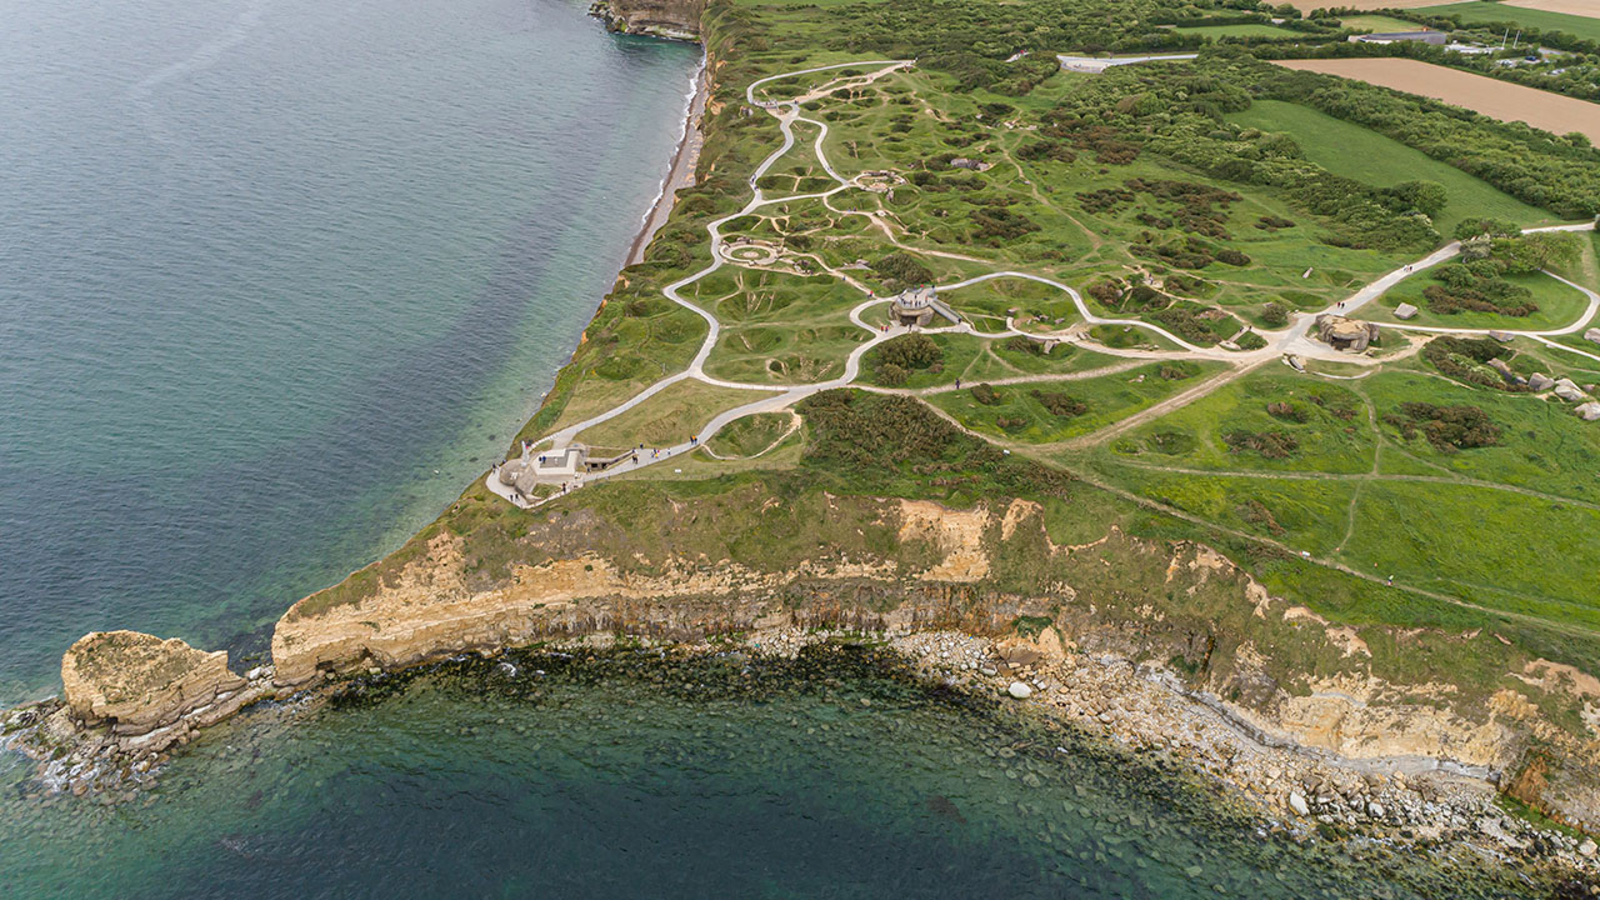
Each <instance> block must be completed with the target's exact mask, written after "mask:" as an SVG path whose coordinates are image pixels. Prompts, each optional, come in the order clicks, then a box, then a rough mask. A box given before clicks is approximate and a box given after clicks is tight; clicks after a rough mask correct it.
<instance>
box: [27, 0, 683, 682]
mask: <svg viewBox="0 0 1600 900" xmlns="http://www.w3.org/2000/svg"><path fill="white" fill-rule="evenodd" d="M585 12H586V4H585V3H584V2H583V0H448V2H447V0H181V2H179V0H146V2H141V3H135V4H128V3H113V2H109V0H78V2H70V3H64V4H62V3H30V2H23V0H0V21H3V22H4V23H5V26H4V27H3V28H0V84H3V85H4V88H3V89H0V159H3V160H5V164H4V165H3V166H0V561H3V562H0V705H10V704H11V703H13V702H15V701H18V700H21V699H25V698H32V697H38V696H43V695H45V694H49V693H53V692H54V691H55V690H57V689H58V688H57V679H56V667H57V665H58V663H59V659H60V654H61V652H62V651H63V650H64V649H65V648H66V647H67V646H68V645H69V644H70V643H71V642H72V641H73V640H74V639H75V638H77V637H78V636H79V635H80V634H82V633H84V632H85V631H88V630H91V629H98V628H134V629H139V630H143V631H150V632H154V633H157V634H161V635H177V636H181V637H184V638H186V639H188V640H190V641H191V642H194V643H196V644H198V645H200V646H205V647H220V646H230V647H233V648H234V649H236V650H237V649H240V648H246V649H248V648H250V647H259V646H261V643H262V635H261V633H260V632H259V629H262V628H264V627H266V626H268V625H269V624H270V623H271V622H272V621H273V620H274V619H275V618H276V617H277V615H278V614H279V613H280V612H281V611H282V610H283V609H285V608H286V607H287V606H288V605H289V604H290V603H292V602H293V601H294V600H296V599H298V598H299V597H300V596H302V595H304V594H306V593H309V592H311V591H313V590H315V589H317V588H320V587H323V586H325V585H327V584H330V583H332V582H334V581H337V580H338V579H339V578H341V577H343V575H344V574H345V573H346V572H348V571H350V570H351V569H354V568H356V567H358V566H361V565H363V564H365V563H366V562H368V561H370V560H371V559H373V558H376V557H377V556H379V555H381V554H382V553H383V552H385V551H386V550H387V549H389V548H392V547H393V546H395V545H397V543H398V542H400V541H402V540H403V539H404V538H405V537H406V536H407V535H408V534H409V533H411V532H412V531H414V530H416V529H417V528H418V527H420V526H421V525H422V524H424V523H426V522H427V521H428V520H430V519H432V518H433V517H434V516H435V515H437V514H438V513H439V511H440V510H442V509H443V507H444V505H445V504H447V503H448V502H449V501H450V500H452V499H454V497H455V496H456V495H457V494H458V493H459V492H460V490H461V487H462V486H463V485H464V484H466V483H468V482H469V481H470V480H471V479H472V478H473V477H475V476H476V475H477V474H479V473H481V472H482V471H483V470H484V469H486V468H487V467H488V465H489V464H490V462H492V461H493V459H494V458H497V457H496V454H498V453H500V452H503V449H504V447H505V446H506V445H507V444H508V443H509V441H510V438H511V435H513V434H514V433H515V430H516V429H517V427H519V426H520V424H521V423H522V422H523V421H525V420H526V418H527V417H528V416H529V415H530V414H531V412H532V410H533V409H534V408H535V407H536V406H537V404H538V401H539V397H540V395H541V393H542V392H543V391H544V390H545V389H546V388H547V387H548V386H549V383H550V380H551V378H552V376H553V374H554V372H555V370H556V368H558V367H559V366H560V365H561V364H562V363H563V362H565V360H566V358H567V356H568V355H569V353H570V352H571V349H572V347H573V346H575V345H576V342H577V337H578V334H579V332H580V330H581V329H582V327H583V324H584V323H585V322H586V321H587V320H588V318H589V316H590V315H591V314H592V313H593V310H594V307H595V306H596V304H597V303H598V302H599V300H600V298H601V297H602V296H603V295H604V293H605V291H606V290H607V288H608V287H609V286H610V283H611V278H612V276H613V275H614V273H615V272H616V270H617V268H618V267H619V265H620V264H621V262H622V260H623V258H624V257H625V255H626V253H627V248H628V246H629V244H630V243H631V242H632V239H633V236H634V234H635V232H636V230H637V229H638V227H639V224H640V219H641V217H642V215H643V214H644V212H645V209H646V207H647V206H648V205H649V202H650V199H651V198H652V197H653V196H654V195H655V192H656V190H657V188H658V185H659V183H660V181H661V179H662V177H663V176H664V174H665V170H666V165H667V162H668V159H669V157H670V156H671V153H672V149H673V147H674V146H675V144H676V142H677V139H678V136H679V134H680V132H681V127H682V119H683V110H684V107H685V97H684V95H685V93H686V91H687V90H688V87H689V79H690V77H691V75H692V73H693V72H694V70H695V68H696V67H697V65H698V62H699V51H698V48H695V47H691V46H687V45H675V44H666V43H662V42H653V41H647V40H639V39H618V38H614V37H612V36H610V35H607V34H606V33H605V31H604V29H603V28H602V27H601V26H600V24H599V23H598V22H597V21H595V20H593V19H590V18H588V17H587V16H586V15H585ZM252 631H256V632H257V633H256V634H255V635H253V636H252V637H250V638H247V639H243V640H241V639H240V635H242V634H246V633H249V632H252Z"/></svg>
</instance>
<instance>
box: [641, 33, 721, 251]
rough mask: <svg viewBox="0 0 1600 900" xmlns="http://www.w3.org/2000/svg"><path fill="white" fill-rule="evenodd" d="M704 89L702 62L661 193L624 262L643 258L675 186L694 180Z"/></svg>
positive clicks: (706, 84)
mask: <svg viewBox="0 0 1600 900" xmlns="http://www.w3.org/2000/svg"><path fill="white" fill-rule="evenodd" d="M708 93H710V78H709V77H708V72H707V70H706V67H705V64H704V63H702V64H701V66H700V69H699V71H697V72H696V73H695V76H694V96H693V97H692V98H690V100H689V110H688V115H687V117H686V120H685V122H684V126H683V138H682V139H680V140H679V141H678V150H677V152H676V153H674V154H673V156H672V168H671V169H670V170H669V171H668V172H667V177H666V180H665V181H663V182H662V183H661V193H660V194H659V195H658V196H657V197H656V202H655V205H654V206H652V207H651V208H650V212H649V213H648V214H647V215H646V216H645V217H644V224H643V225H642V226H641V227H640V229H639V234H638V236H637V237H635V238H634V239H633V246H631V247H629V248H628V259H627V262H625V263H624V265H625V266H631V265H635V264H637V263H641V262H644V252H645V249H646V248H648V247H649V246H650V239H651V238H653V237H655V234H656V232H657V231H659V230H660V229H661V226H663V225H665V224H667V218H668V217H669V216H671V215H672V206H673V203H674V202H675V201H676V199H677V195H678V190H679V189H680V188H683V187H685V186H686V185H689V184H692V183H694V170H695V166H696V165H697V164H698V163H699V162H700V144H701V143H702V141H703V140H704V136H703V135H702V134H701V133H700V115H701V113H703V112H705V108H706V95H707V94H708Z"/></svg>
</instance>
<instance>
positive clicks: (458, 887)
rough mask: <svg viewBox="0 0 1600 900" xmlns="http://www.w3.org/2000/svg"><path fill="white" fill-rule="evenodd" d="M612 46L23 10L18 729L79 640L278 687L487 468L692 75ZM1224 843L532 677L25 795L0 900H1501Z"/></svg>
mask: <svg viewBox="0 0 1600 900" xmlns="http://www.w3.org/2000/svg"><path fill="white" fill-rule="evenodd" d="M586 13H587V9H586V6H585V4H584V3H582V2H581V0H182V2H180V0H142V2H140V3H113V2H111V0H63V2H59V3H44V2H39V0H0V705H3V706H9V705H12V704H15V703H19V702H23V701H27V700H31V699H37V698H40V697H44V696H48V695H51V694H53V693H55V692H57V691H58V690H59V681H58V678H57V667H58V664H59V659H60V654H61V653H62V651H63V650H65V649H66V647H67V646H69V645H70V644H71V642H72V641H73V640H74V639H76V638H77V637H78V636H79V635H81V634H83V633H85V632H87V631H90V630H96V629H110V628H131V629H137V630H141V631H147V632H151V633H154V634H158V635H162V636H178V637H182V638H184V639H186V640H188V641H189V642H190V643H192V644H194V645H196V646H199V647H204V648H208V649H209V648H225V649H229V650H230V651H231V652H232V653H233V656H234V659H235V660H237V661H240V662H241V663H243V664H248V663H249V662H250V661H252V660H255V659H260V658H261V655H262V654H263V653H264V652H265V647H266V641H267V637H268V635H269V634H270V627H271V623H272V622H273V621H274V620H275V619H276V618H277V616H278V615H279V614H280V613H281V612H282V611H283V610H284V609H285V608H286V607H287V606H288V605H289V604H290V603H292V602H293V601H294V600H296V599H298V598H299V597H301V596H303V595H305V594H307V593H309V592H311V591H314V590H316V589H318V588H321V587H324V586H327V585H329V584H332V583H335V582H337V581H338V580H340V579H341V578H342V577H343V576H344V575H345V574H346V573H348V572H350V571H351V570H353V569H356V568H358V567H360V566H362V565H364V564H366V563H368V562H370V561H371V560H373V559H376V558H379V557H381V556H382V555H383V554H385V553H387V552H389V551H390V550H393V549H394V548H395V547H397V546H398V545H399V544H400V543H401V542H403V541H404V540H405V539H406V537H407V536H408V535H409V534H411V533H413V532H414V531H415V530H417V529H418V528H419V527H421V526H422V525H424V524H425V523H427V522H428V521H430V520H431V519H433V518H434V517H435V516H437V515H438V514H439V513H440V512H441V511H442V509H443V508H444V507H445V506H446V505H447V504H448V503H449V502H450V501H451V500H452V499H453V498H454V497H456V496H457V494H458V493H459V491H460V490H461V489H462V487H463V486H464V485H466V484H468V483H469V482H470V481H471V480H472V479H473V478H475V477H476V476H477V475H479V474H481V473H482V472H483V471H484V470H485V469H487V468H488V466H489V465H490V464H491V463H492V462H494V461H496V460H497V459H499V458H500V456H499V454H501V453H503V452H504V451H505V448H506V447H507V445H508V443H509V441H510V439H511V436H512V435H513V434H514V433H515V432H516V430H517V428H518V427H519V426H520V425H521V423H522V422H524V421H525V420H526V419H527V418H528V417H529V416H530V415H531V414H532V412H533V411H534V410H535V409H536V408H537V406H538V403H539V400H540V397H541V395H542V393H543V392H544V391H545V390H547V389H548V387H549V386H550V384H551V381H552V379H553V376H554V374H555V372H556V370H557V369H558V368H559V367H560V366H561V365H562V364H563V363H564V362H565V360H566V359H567V358H568V356H569V355H570V353H571V351H572V349H573V348H574V346H575V345H576V343H577V340H578V336H579V334H580V332H581V330H582V328H583V326H584V324H585V323H586V322H587V321H588V319H589V318H590V316H591V315H592V314H593V312H594V309H595V307H596V305H597V304H598V302H599V301H600V299H601V298H602V297H603V296H604V294H605V292H606V290H607V288H608V287H609V285H610V283H611V281H612V279H613V278H614V276H615V273H616V271H617V269H618V268H619V266H620V265H621V264H622V262H623V261H624V258H625V257H626V254H627V252H628V248H629V245H630V243H631V242H632V241H633V239H634V236H635V235H636V233H637V232H638V230H639V228H640V225H641V221H642V218H643V216H644V214H645V213H646V211H647V210H648V208H649V207H650V205H651V203H652V202H653V199H654V198H655V197H656V196H657V195H658V192H659V190H660V186H661V183H662V179H663V177H664V176H665V175H666V173H667V167H668V161H669V158H670V156H671V154H672V151H673V149H674V147H675V146H676V144H677V142H678V140H679V138H680V135H681V133H682V128H683V122H684V115H685V110H686V105H687V92H688V90H689V86H690V82H691V78H692V76H693V74H694V73H695V71H696V70H697V68H698V66H699V64H700V60H701V53H700V50H699V48H697V47H694V46H690V45H686V44H674V43H668V42H662V41H654V40H647V39H639V38H630V37H622V36H616V35H611V34H608V33H606V32H605V30H604V29H603V28H602V27H601V25H600V24H599V23H598V22H597V21H595V20H594V19H591V18H589V17H588V16H587V15H586ZM1228 810H1229V804H1228V803H1227V802H1226V800H1225V798H1221V797H1219V796H1218V795H1217V794H1216V793H1215V792H1213V791H1209V790H1207V789H1206V788H1205V787H1204V786H1203V785H1199V784H1196V783H1194V782H1193V781H1192V780H1190V779H1188V778H1187V777H1186V776H1183V775H1182V772H1181V767H1179V766H1175V765H1153V764H1151V763H1150V762H1149V761H1141V760H1139V759H1136V758H1134V757H1130V756H1128V755H1127V754H1123V753H1120V752H1119V751H1118V750H1117V749H1116V748H1115V747H1114V746H1110V745H1105V744H1102V743H1097V741H1096V739H1092V738H1090V737H1088V736H1085V735H1080V734H1076V733H1072V732H1068V731H1063V730H1061V729H1059V728H1049V727H1045V726H1044V725H1042V724H1040V723H1037V722H1032V721H1029V720H1027V719H1025V718H1023V717H1019V716H1016V715H1015V714H1014V713H1013V712H1011V711H1008V710H1006V709H1004V708H996V707H993V706H991V705H987V704H985V703H983V702H980V701H977V700H975V699H973V698H970V697H964V696H962V695H959V694H956V693H953V692H950V691H949V690H947V689H944V688H942V687H941V686H939V685H930V684H927V683H924V682H921V681H919V680H917V679H914V678H910V677H907V676H906V675H905V673H903V672H900V671H898V670H897V669H896V668H895V667H894V665H893V664H892V662H890V661H885V660H883V659H878V658H876V657H874V656H873V654H872V653H871V652H869V651H865V650H857V651H852V650H850V649H848V648H845V649H841V650H837V651H817V652H816V653H815V654H811V655H809V656H807V657H804V658H802V659H801V660H797V661H793V662H787V661H781V660H761V659H750V658H745V657H742V656H739V655H738V654H723V655H719V656H714V657H707V658H697V659H683V658H679V657H676V656H674V655H672V654H668V653H666V652H664V651H660V650H652V649H649V648H634V649H626V648H624V649H616V650H611V651H606V652H603V653H597V654H596V653H591V654H581V655H577V656H569V655H565V654H548V653H545V654H541V653H535V652H531V651H529V652H520V651H519V652H512V653H508V654H505V655H503V656H501V657H499V658H497V659H492V660H479V659H476V658H474V659H469V660H458V661H452V662H448V663H445V664H441V665H439V666H435V667H431V668H429V669H424V670H419V671H415V672H411V673H405V674H402V675H395V676H384V677H381V678H375V679H371V680H363V681H361V682H358V683H356V684H354V685H352V686H350V687H349V688H348V689H347V690H346V691H345V692H344V693H342V694H341V695H339V696H338V697H335V698H333V699H332V700H320V701H312V700H308V699H298V700H292V701H287V702H282V703H270V704H263V705H260V706H258V707H256V708H253V709H252V710H250V711H249V712H247V713H246V714H244V715H242V716H240V717H239V718H237V719H235V720H233V721H231V722H229V723H225V724H224V725H222V726H218V727H217V728H214V729H211V730H210V731H208V732H206V733H205V734H203V735H202V736H201V737H200V738H199V739H198V740H197V741H195V742H194V743H192V744H190V745H189V746H187V747H184V748H182V749H181V750H179V751H178V752H177V753H176V754H175V756H174V758H173V759H172V760H171V761H170V762H168V763H167V764H165V765H164V766H162V767H160V768H159V769H158V770H157V771H156V772H155V773H153V774H152V775H150V776H146V777H144V778H143V779H142V780H141V781H139V782H137V783H135V782H132V781H130V782H129V788H128V789H127V790H126V791H116V792H111V793H105V794H90V795H86V796H81V797H79V796H73V795H71V794H66V793H59V792H55V791H53V790H50V789H49V788H48V786H45V785H41V784H40V782H39V780H38V779H37V778H36V777H35V767H34V763H33V762H32V761H30V760H27V759H25V758H23V757H22V756H21V755H19V754H17V753H15V752H12V751H9V750H0V897H5V898H12V900H21V898H56V897H61V898H79V897H82V898H98V897H106V898H169V897H170V898H193V897H268V898H270V897H292V898H297V900H298V898H315V897H329V898H344V897H383V898H395V897H443V896H458V897H560V898H585V897H629V898H632V897H719V898H720V897H732V898H744V897H752V898H811V897H815V898H855V897H861V898H874V897H895V898H908V897H980V896H1005V897H1086V898H1087V897H1128V898H1147V897H1148V898H1156V897H1160V898H1169V897H1171V898H1187V897H1208V898H1210V897H1218V896H1249V897H1254V898H1277V897H1284V898H1289V897H1330V898H1332V897H1395V898H1409V897H1456V896H1472V895H1481V896H1512V895H1515V893H1516V890H1517V889H1516V888H1515V886H1514V885H1513V886H1511V887H1507V885H1506V884H1502V883H1501V882H1500V881H1499V880H1498V879H1497V878H1493V877H1489V876H1485V879H1486V880H1482V881H1481V882H1480V881H1471V882H1467V881H1464V880H1463V879H1461V878H1460V877H1459V875H1458V873H1457V871H1456V870H1455V869H1452V868H1450V866H1449V865H1447V864H1446V862H1445V861H1444V859H1443V858H1442V856H1443V855H1448V854H1447V853H1445V851H1444V850H1443V849H1441V851H1440V854H1441V856H1440V858H1435V855H1434V854H1415V853H1411V854H1400V853H1395V852H1393V851H1392V850H1390V849H1389V848H1386V847H1384V846H1382V845H1380V844H1366V843H1361V842H1354V843H1352V842H1348V841H1342V840H1341V841H1335V840H1332V839H1328V840H1317V839H1312V840H1310V841H1309V842H1304V841H1295V840H1290V839H1289V838H1288V837H1287V836H1286V834H1285V831H1284V829H1283V828H1281V827H1276V826H1274V825H1273V823H1268V822H1262V821H1258V820H1255V819H1251V818H1249V817H1245V816H1240V815H1238V814H1236V813H1233V812H1229V811H1228ZM1480 890H1481V891H1482V893H1481V894H1480Z"/></svg>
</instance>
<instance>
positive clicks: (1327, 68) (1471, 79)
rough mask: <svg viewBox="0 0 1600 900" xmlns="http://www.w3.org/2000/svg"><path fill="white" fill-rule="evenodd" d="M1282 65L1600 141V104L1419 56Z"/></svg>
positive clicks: (1308, 60)
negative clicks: (1431, 61)
mask: <svg viewBox="0 0 1600 900" xmlns="http://www.w3.org/2000/svg"><path fill="white" fill-rule="evenodd" d="M1278 65H1281V66H1287V67H1288V68H1291V69H1300V70H1302V71H1308V72H1323V73H1326V74H1329V75H1340V76H1343V77H1345V78H1358V79H1360V80H1362V81H1366V82H1370V83H1372V84H1379V85H1383V86H1384V87H1389V88H1394V89H1396V90H1401V91H1407V92H1409V93H1413V94H1420V95H1422V96H1424V97H1432V98H1434V99H1435V100H1443V101H1444V102H1446V103H1452V104H1455V105H1456V106H1464V107H1466V108H1467V109H1472V110H1476V111H1478V112H1480V113H1483V114H1484V115H1486V116H1494V117H1495V118H1497V119H1504V120H1506V121H1508V122H1518V121H1520V122H1527V123H1528V124H1529V125H1532V126H1534V127H1535V128H1543V129H1545V130H1546V131H1551V132H1554V133H1556V134H1567V133H1569V132H1573V131H1578V132H1582V133H1583V134H1585V135H1587V136H1588V137H1589V140H1591V141H1594V142H1595V143H1596V144H1600V104H1594V103H1586V102H1584V101H1582V100H1574V99H1573V98H1571V97H1563V96H1561V95H1560V94H1552V93H1550V92H1549V91H1541V90H1538V89H1536V88H1529V87H1523V86H1522V85H1520V84H1512V83H1510V82H1507V81H1497V80H1495V79H1493V78H1488V77H1486V76H1483V75H1474V74H1472V73H1471V72H1462V71H1458V70H1456V69H1447V68H1445V67H1443V66H1435V65H1431V64H1429V63H1425V62H1418V61H1417V60H1414V59H1391V58H1375V59H1297V60H1286V61H1284V62H1281V63H1279V64H1278Z"/></svg>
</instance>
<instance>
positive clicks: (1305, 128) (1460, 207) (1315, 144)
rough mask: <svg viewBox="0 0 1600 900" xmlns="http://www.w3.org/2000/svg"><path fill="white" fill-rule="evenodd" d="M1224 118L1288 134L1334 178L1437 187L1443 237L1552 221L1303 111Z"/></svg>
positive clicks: (1430, 162) (1279, 104)
mask: <svg viewBox="0 0 1600 900" xmlns="http://www.w3.org/2000/svg"><path fill="white" fill-rule="evenodd" d="M1227 118H1228V120H1229V121H1230V122H1234V123H1236V124H1238V125H1243V126H1246V127H1249V128H1257V129H1260V130H1262V131H1269V132H1273V133H1281V134H1287V135H1289V136H1290V137H1291V138H1293V139H1294V141H1295V143H1296V144H1299V145H1300V150H1301V152H1302V153H1304V154H1305V157H1306V158H1307V159H1309V160H1311V161H1312V162H1314V163H1316V164H1317V165H1319V166H1321V167H1323V168H1324V169H1327V170H1328V171H1329V172H1332V173H1333V174H1335V175H1343V176H1345V177H1346V178H1354V179H1356V180H1357V181H1362V182H1365V183H1367V184H1372V185H1376V186H1378V187H1393V186H1394V185H1397V184H1400V183H1402V182H1406V181H1432V182H1436V183H1438V184H1440V185H1442V186H1443V187H1444V189H1445V192H1446V193H1447V194H1448V195H1449V197H1450V200H1449V203H1448V204H1447V205H1446V206H1445V209H1444V213H1443V214H1442V215H1440V216H1439V218H1438V219H1437V220H1436V222H1435V225H1436V227H1437V228H1438V229H1439V231H1440V232H1441V233H1443V234H1445V235H1446V236H1448V235H1449V234H1450V232H1451V231H1453V230H1454V229H1455V227H1456V225H1457V224H1459V223H1460V222H1461V221H1462V220H1463V219H1468V218H1485V217H1488V218H1495V219H1507V220H1510V221H1513V222H1516V223H1518V224H1519V225H1524V226H1527V225H1544V224H1552V223H1554V222H1556V221H1557V220H1556V218H1555V217H1554V216H1552V215H1551V214H1550V213H1549V212H1547V211H1545V210H1542V209H1539V208H1538V207H1535V206H1529V205H1528V204H1526V203H1523V202H1522V201H1520V200H1518V199H1516V198H1515V197H1512V196H1510V195H1508V194H1505V193H1502V192H1501V191H1499V190H1497V189H1496V188H1494V187H1493V186H1492V185H1490V184H1489V183H1488V182H1486V181H1482V180H1480V179H1477V178H1474V177H1473V176H1471V175H1468V174H1467V173H1465V172H1463V171H1461V170H1460V169H1457V168H1455V167H1454V166H1451V165H1448V164H1446V163H1442V162H1439V161H1438V160H1436V159H1433V158H1432V157H1430V156H1428V155H1427V154H1425V153H1423V152H1422V151H1420V150H1415V149H1413V148H1411V147H1407V146H1406V145H1405V144H1402V143H1400V142H1399V141H1396V140H1393V139H1392V138H1388V137H1385V136H1383V135H1381V134H1379V133H1377V132H1376V131H1373V130H1371V129H1369V128H1363V127H1362V126H1360V125H1357V124H1355V123H1352V122H1346V121H1344V120H1343V119H1336V118H1334V117H1333V116H1330V115H1327V114H1326V113H1322V112H1318V111H1317V110H1314V109H1311V108H1310V107H1307V106H1301V105H1299V104H1297V103H1288V102H1285V101H1281V100H1257V101H1255V102H1254V103H1253V104H1251V106H1250V108H1249V109H1247V110H1245V111H1244V112H1239V113H1229V114H1228V116H1227Z"/></svg>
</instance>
